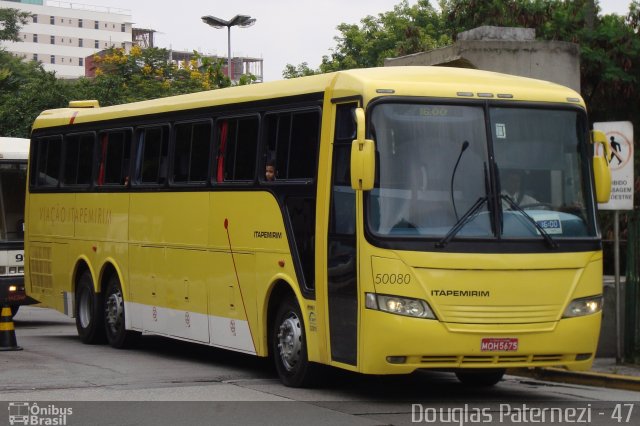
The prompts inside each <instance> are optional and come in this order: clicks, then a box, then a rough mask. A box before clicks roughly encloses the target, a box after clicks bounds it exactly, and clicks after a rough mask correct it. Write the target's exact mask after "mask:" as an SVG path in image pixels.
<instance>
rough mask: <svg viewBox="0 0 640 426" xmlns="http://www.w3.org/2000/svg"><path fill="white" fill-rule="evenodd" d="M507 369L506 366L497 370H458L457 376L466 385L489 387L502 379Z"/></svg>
mask: <svg viewBox="0 0 640 426" xmlns="http://www.w3.org/2000/svg"><path fill="white" fill-rule="evenodd" d="M505 371H506V370H505V369H504V368H499V369H496V370H469V371H457V372H456V377H457V378H458V380H460V382H462V383H463V384H465V385H469V386H476V387H489V386H493V385H495V384H497V383H498V382H499V381H500V380H502V376H504V373H505Z"/></svg>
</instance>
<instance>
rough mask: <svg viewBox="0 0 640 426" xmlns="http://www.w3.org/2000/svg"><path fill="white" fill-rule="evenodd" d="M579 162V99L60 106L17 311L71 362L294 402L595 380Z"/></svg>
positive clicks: (480, 78)
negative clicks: (538, 373) (57, 330)
mask: <svg viewBox="0 0 640 426" xmlns="http://www.w3.org/2000/svg"><path fill="white" fill-rule="evenodd" d="M591 139H592V138H591V137H590V133H589V129H588V121H587V116H586V112H585V105H584V103H583V101H582V99H581V98H580V96H579V95H578V94H577V93H575V92H574V91H572V90H569V89H567V88H565V87H561V86H558V85H555V84H552V83H548V82H543V81H537V80H532V79H525V78H520V77H514V76H508V75H501V74H496V73H490V72H482V71H477V70H464V69H450V68H443V67H393V68H375V69H361V70H349V71H341V72H337V73H332V74H324V75H317V76H310V77H305V78H299V79H292V80H287V81H279V82H270V83H264V84H260V85H251V86H241V87H233V88H228V89H222V90H216V91H209V92H202V93H197V94H190V95H183V96H177V97H168V98H163V99H156V100H150V101H144V102H139V103H133V104H128V105H118V106H111V107H99V105H98V103H97V102H96V101H76V102H72V103H70V105H69V108H63V109H57V110H50V111H45V112H43V113H42V114H41V115H40V116H39V117H38V118H37V120H36V121H35V123H34V126H33V132H32V138H31V141H32V142H31V143H32V145H31V149H30V152H31V154H30V163H29V182H28V195H27V201H26V209H27V213H26V217H27V221H26V239H25V249H26V250H25V252H26V256H27V259H28V263H27V268H26V280H27V287H28V292H29V294H30V295H32V296H33V297H34V298H35V299H37V300H40V301H42V302H44V303H46V304H47V305H49V306H52V307H54V308H55V309H57V310H59V311H61V312H64V313H65V314H67V315H69V316H72V317H75V319H76V325H77V329H78V334H79V336H80V337H81V339H82V341H83V342H85V343H97V342H102V341H104V340H105V339H106V341H108V342H109V343H110V344H111V345H112V346H114V347H116V348H123V347H127V346H130V345H132V344H134V343H135V341H136V340H137V338H138V337H139V336H140V334H141V333H153V334H158V335H163V336H167V337H172V338H175V339H181V340H186V341H190V342H199V343H202V344H205V345H211V346H215V347H220V348H226V349H230V350H234V351H239V352H243V353H247V354H254V355H256V356H260V357H267V356H271V357H272V358H273V360H274V362H275V366H276V368H277V371H278V374H279V377H280V378H281V380H282V381H283V383H284V384H286V385H288V386H307V385H309V384H311V383H313V380H314V379H315V378H316V377H317V375H318V370H319V369H321V367H322V365H329V366H334V367H339V368H342V369H346V370H350V371H355V372H360V373H365V374H380V375H384V374H403V373H411V372H413V371H415V370H418V369H429V368H431V369H441V370H448V371H452V372H455V373H456V374H457V375H458V378H459V379H460V380H461V381H463V382H466V383H475V384H481V385H492V384H495V383H496V382H498V381H499V380H500V378H501V377H502V375H503V374H504V370H505V368H507V367H537V366H563V367H566V368H569V369H576V370H579V369H587V368H589V367H590V365H591V363H592V361H593V357H594V353H595V350H596V344H597V340H598V334H599V328H600V320H601V306H602V249H601V239H600V234H599V231H598V225H597V222H596V200H597V199H599V200H604V199H606V198H608V187H609V185H610V183H609V182H610V176H609V175H608V174H607V173H608V169H607V166H606V160H605V159H604V158H603V157H594V156H593V152H594V150H593V145H592V144H591V143H590V140H591ZM593 139H595V140H596V142H598V143H604V144H605V146H606V140H604V138H603V135H602V134H596V135H595V137H594V138H593ZM267 166H268V167H269V168H270V171H271V172H273V174H274V175H275V179H273V180H271V179H268V178H267V176H268V175H269V176H271V173H266V169H267ZM274 169H275V170H274Z"/></svg>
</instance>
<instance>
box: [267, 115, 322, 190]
mask: <svg viewBox="0 0 640 426" xmlns="http://www.w3.org/2000/svg"><path fill="white" fill-rule="evenodd" d="M266 126H267V130H266V137H267V141H266V145H267V146H266V152H267V153H268V156H269V157H270V158H264V161H265V164H266V161H267V160H273V159H275V166H276V170H277V171H278V180H286V179H289V180H311V179H314V178H315V176H316V169H317V158H318V142H319V140H320V111H319V110H315V109H314V110H305V111H291V112H283V113H278V114H268V115H267V116H266ZM274 153H275V154H274ZM263 166H264V165H263Z"/></svg>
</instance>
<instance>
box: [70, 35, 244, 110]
mask: <svg viewBox="0 0 640 426" xmlns="http://www.w3.org/2000/svg"><path fill="white" fill-rule="evenodd" d="M93 59H94V64H95V75H96V76H95V78H93V79H81V80H80V81H79V82H78V92H77V93H78V95H80V96H81V97H84V98H95V99H97V100H98V101H99V102H100V104H101V105H115V104H121V103H125V102H135V101H141V100H145V99H153V98H161V97H165V96H172V95H180V94H185V93H193V92H199V91H203V90H213V89H220V88H224V87H229V86H231V85H232V82H231V80H230V79H229V78H228V77H227V76H226V75H225V74H224V72H223V62H222V61H221V60H214V59H211V58H207V57H205V56H202V55H200V54H199V53H197V52H194V53H193V56H192V59H191V60H189V61H183V62H182V63H180V64H176V63H175V62H173V61H171V60H170V58H169V51H168V50H166V49H158V48H150V49H141V48H140V47H138V46H134V47H133V48H132V49H131V51H130V52H129V53H127V52H126V51H125V50H124V49H121V48H112V49H109V50H107V51H106V52H104V53H102V54H100V55H95V56H94V58H93ZM255 81H256V77H255V76H253V75H251V74H247V75H243V76H242V77H241V78H240V80H239V81H238V82H237V83H235V84H238V85H245V84H251V83H253V82H255Z"/></svg>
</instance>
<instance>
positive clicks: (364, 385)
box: [0, 307, 640, 426]
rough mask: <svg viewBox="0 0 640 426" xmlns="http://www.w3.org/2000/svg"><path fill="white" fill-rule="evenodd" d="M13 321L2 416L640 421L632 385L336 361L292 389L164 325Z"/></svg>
mask: <svg viewBox="0 0 640 426" xmlns="http://www.w3.org/2000/svg"><path fill="white" fill-rule="evenodd" d="M14 322H15V326H16V333H17V338H18V344H19V345H20V346H22V347H23V348H24V350H23V351H16V352H0V401H4V402H3V403H2V402H0V425H2V424H8V422H9V420H10V418H9V415H11V414H16V413H18V415H20V414H23V413H24V411H25V410H27V408H24V407H22V408H20V406H18V404H16V403H17V402H29V407H28V410H29V415H30V416H32V417H33V416H34V414H35V417H36V418H34V419H33V420H34V421H39V422H40V424H47V423H46V422H43V421H42V420H37V418H40V419H42V418H47V419H49V420H50V421H51V419H54V418H57V419H58V423H57V424H67V425H76V424H77V425H85V424H96V425H122V424H145V425H146V424H153V425H162V424H243V425H244V424H261V425H268V424H274V425H276V424H277V425H286V424H291V425H299V424H305V425H316V424H318V425H324V424H326V425H332V426H335V425H342V424H353V425H358V424H363V425H386V424H420V423H422V424H448V425H459V426H462V425H471V424H481V423H493V424H505V425H508V424H523V423H524V424H529V423H536V422H542V423H546V424H551V423H554V424H569V423H571V424H573V423H583V424H598V425H600V424H639V423H640V393H635V392H628V391H619V390H611V389H600V388H591V387H585V386H576V385H563V384H558V383H550V382H541V381H536V380H531V379H526V378H519V377H513V376H507V377H506V379H505V380H504V381H503V382H501V383H500V384H499V385H497V386H495V387H493V388H490V389H475V388H467V387H465V386H463V385H462V384H460V383H458V381H457V380H456V379H455V377H454V376H453V375H452V374H449V373H439V372H428V373H427V372H424V373H423V372H421V373H418V374H414V375H411V376H408V377H363V376H360V375H354V374H349V373H344V372H339V371H331V372H329V373H328V380H327V384H326V385H324V386H323V387H322V388H319V389H291V388H286V387H284V386H282V385H281V384H280V382H279V381H278V380H277V378H276V377H275V373H274V372H273V370H272V368H271V365H270V364H269V363H268V362H267V361H264V360H260V359H257V358H254V357H250V356H245V355H242V354H237V353H233V352H227V351H222V350H218V349H214V348H209V347H206V346H200V345H194V344H190V343H185V342H177V341H173V340H169V339H165V338H161V337H157V336H143V339H142V344H141V345H140V347H139V348H137V349H134V350H126V351H122V350H115V349H112V348H110V347H108V346H92V345H84V344H82V343H81V342H80V341H79V339H78V338H77V336H76V331H75V325H74V322H73V320H72V319H69V318H67V317H65V316H64V315H62V314H59V313H57V312H55V311H52V310H49V309H41V308H33V307H23V308H21V311H20V312H19V313H18V315H17V316H16V318H15V320H14ZM34 401H37V406H36V405H35V403H34ZM10 403H12V404H11V405H10ZM23 405H24V404H23ZM3 407H7V409H5V408H3ZM5 410H7V411H5ZM65 410H70V411H65ZM5 413H7V414H5ZM13 419H14V420H16V419H17V417H16V418H13ZM543 420H544V421H543ZM63 421H64V423H63ZM31 424H34V423H31ZM48 424H51V423H48Z"/></svg>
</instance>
